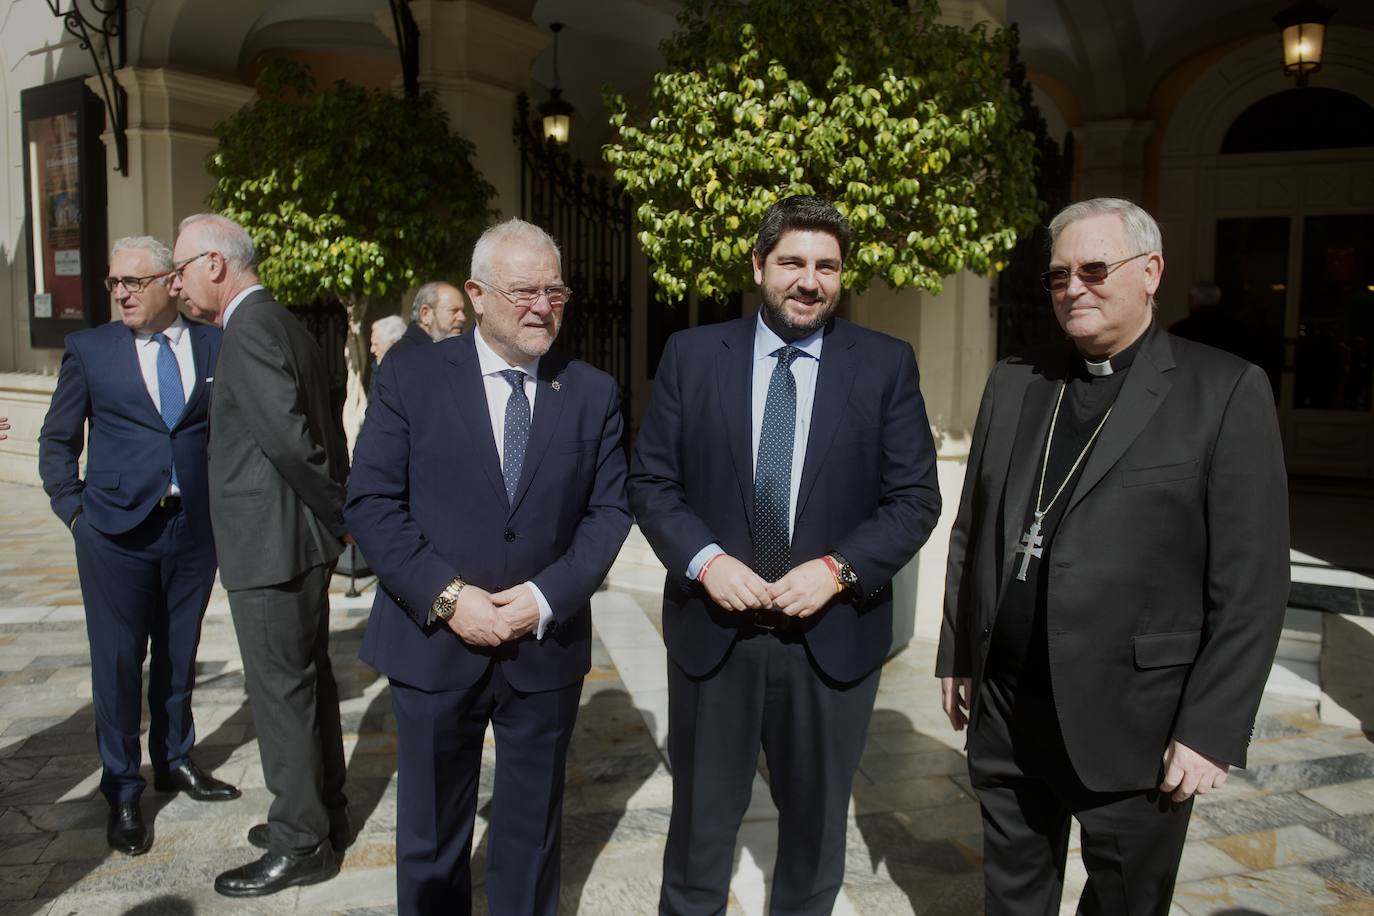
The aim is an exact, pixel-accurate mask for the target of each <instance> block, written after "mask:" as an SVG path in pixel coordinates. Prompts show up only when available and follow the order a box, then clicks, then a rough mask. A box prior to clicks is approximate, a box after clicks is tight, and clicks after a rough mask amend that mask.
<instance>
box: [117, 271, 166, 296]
mask: <svg viewBox="0 0 1374 916" xmlns="http://www.w3.org/2000/svg"><path fill="white" fill-rule="evenodd" d="M173 273H174V271H170V270H164V271H163V272H162V273H160V274H149V275H148V276H146V277H106V278H105V291H106V292H110V293H112V292H114V291H115V287H116V286H123V287H124V288H125V289H126V290H128V291H129V292H131V293H141V292H143V290H144V289H145V288H146V287H147V286H148V284H149V283H152V282H153V281H155V280H166V279H167V278H168V277H170V276H171V275H172V274H173Z"/></svg>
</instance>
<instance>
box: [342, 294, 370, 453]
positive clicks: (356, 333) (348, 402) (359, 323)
mask: <svg viewBox="0 0 1374 916" xmlns="http://www.w3.org/2000/svg"><path fill="white" fill-rule="evenodd" d="M343 304H344V309H346V310H347V312H348V340H347V341H346V342H345V344H344V362H345V365H346V366H347V367H348V384H347V387H346V388H345V389H344V407H343V428H344V436H345V437H346V438H347V439H348V455H349V458H352V457H353V444H354V443H355V442H357V441H358V433H359V432H360V431H361V430H362V428H363V416H364V414H366V413H367V390H366V389H365V388H363V370H364V369H366V368H367V359H368V349H367V347H368V340H367V336H366V334H364V333H363V322H364V320H365V319H366V317H367V310H368V301H367V300H366V299H351V298H350V299H344V300H343Z"/></svg>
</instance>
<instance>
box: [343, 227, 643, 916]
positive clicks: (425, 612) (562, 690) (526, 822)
mask: <svg viewBox="0 0 1374 916" xmlns="http://www.w3.org/2000/svg"><path fill="white" fill-rule="evenodd" d="M470 276H471V277H472V279H470V280H469V281H468V282H467V284H466V286H465V290H466V292H467V294H468V296H469V298H470V300H471V302H472V304H473V311H474V312H475V313H476V315H477V330H476V332H475V333H473V334H466V335H463V336H461V337H455V338H450V339H447V340H442V341H440V342H438V343H436V344H434V345H433V346H430V347H413V348H411V349H409V350H401V351H399V352H394V353H392V354H391V355H390V356H389V357H388V358H387V359H386V361H385V362H384V363H382V367H381V371H380V372H379V373H378V376H377V390H376V397H375V399H374V400H373V401H372V402H371V404H370V405H369V407H368V413H367V423H366V424H365V425H364V427H363V431H362V435H361V436H360V437H359V439H358V443H357V446H356V448H355V449H354V452H353V472H352V476H351V477H350V478H349V483H348V501H347V503H346V505H345V508H344V514H345V518H346V519H347V522H348V527H349V530H350V531H352V532H354V535H355V537H356V538H357V539H358V545H359V547H361V548H362V550H363V552H364V553H365V554H366V555H367V558H368V561H369V563H370V564H371V566H372V568H373V569H374V570H376V572H377V574H378V576H380V578H381V584H382V588H381V589H379V590H378V592H377V598H376V601H375V603H374V604H373V608H372V617H371V618H370V619H369V621H368V625H367V633H366V635H365V636H364V639H363V645H362V651H361V653H360V654H361V657H362V659H363V661H365V662H367V663H368V664H370V665H372V666H373V667H374V668H376V669H377V670H378V671H380V672H382V673H383V674H385V675H386V676H387V677H388V678H389V679H390V682H391V699H392V704H393V707H394V709H395V712H396V724H397V734H398V739H399V753H398V761H397V770H398V780H397V782H398V786H399V795H398V799H397V803H398V811H397V817H396V884H397V898H398V904H399V909H400V912H401V913H405V914H416V913H469V912H471V910H472V901H471V886H472V878H471V865H470V858H471V852H472V833H473V819H474V816H475V814H476V811H477V785H478V771H479V769H480V766H481V758H482V740H483V735H484V733H485V731H486V728H487V725H488V724H489V723H490V725H491V726H492V728H493V730H494V732H495V735H496V760H497V763H496V773H495V785H494V788H493V793H492V801H491V819H490V823H489V827H488V832H487V835H488V840H487V900H488V903H489V906H490V909H491V912H493V913H501V914H503V916H505V914H512V916H519V914H544V916H553V914H554V913H555V912H556V910H557V905H558V887H559V880H558V877H559V871H558V870H559V841H560V836H561V832H562V824H561V822H562V804H563V773H564V760H565V757H566V754H567V749H568V742H569V740H570V739H571V737H572V730H573V723H574V721H575V720H576V718H577V708H578V700H579V697H580V696H581V691H582V678H583V676H584V675H585V674H586V673H587V671H588V669H589V668H590V666H591V608H590V601H591V597H592V593H593V592H595V591H596V588H597V586H598V585H599V584H600V583H601V581H602V579H603V578H605V575H606V572H607V571H608V570H609V569H610V566H611V563H612V562H613V561H614V559H615V556H616V553H617V552H618V551H619V549H620V545H621V544H622V543H623V541H624V539H625V535H626V533H627V532H628V531H629V528H630V517H629V512H628V510H627V508H626V505H625V492H624V487H625V455H624V452H623V451H622V449H621V442H620V440H621V434H622V430H623V423H622V421H621V414H620V397H619V392H618V390H617V387H616V383H615V381H614V380H613V379H612V378H611V377H610V376H608V375H606V374H605V373H604V372H601V371H599V370H597V369H594V368H592V367H591V366H589V365H587V364H586V363H583V362H580V361H578V360H574V359H571V358H569V357H567V356H565V355H562V354H560V353H558V352H556V351H553V350H551V349H550V347H551V346H552V344H553V341H554V338H555V337H557V335H558V330H559V327H560V325H561V324H562V320H563V309H564V307H565V306H566V305H567V303H568V299H569V297H570V295H571V291H570V290H569V289H568V288H567V287H566V286H564V285H563V280H562V269H561V266H560V259H559V252H558V247H557V245H556V244H555V243H554V241H553V239H551V238H549V236H548V235H547V234H546V233H545V232H544V231H543V230H542V229H540V228H538V227H537V226H534V225H532V224H530V223H526V222H523V221H521V220H515V219H513V220H509V221H507V222H504V223H501V224H499V225H497V226H494V227H492V228H490V229H488V230H487V231H486V232H485V233H484V234H483V235H482V237H481V238H480V239H479V240H478V242H477V245H476V246H475V247H474V249H473V253H472V269H471V273H470Z"/></svg>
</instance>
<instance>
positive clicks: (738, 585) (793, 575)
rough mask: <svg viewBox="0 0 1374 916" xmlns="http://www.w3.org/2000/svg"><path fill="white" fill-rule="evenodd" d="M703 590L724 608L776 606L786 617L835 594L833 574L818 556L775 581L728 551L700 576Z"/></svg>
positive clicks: (798, 614)
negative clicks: (704, 588)
mask: <svg viewBox="0 0 1374 916" xmlns="http://www.w3.org/2000/svg"><path fill="white" fill-rule="evenodd" d="M701 584H702V585H703V586H705V587H706V594H708V595H710V596H711V600H712V601H714V602H715V603H716V604H718V605H720V606H721V607H723V608H725V609H726V610H727V611H752V610H766V609H768V608H777V609H778V610H779V611H781V612H782V613H784V614H786V615H787V616H789V617H810V616H811V615H812V614H814V613H816V612H817V611H819V610H820V609H821V608H823V607H825V606H826V605H827V604H828V603H830V599H832V598H834V597H835V592H836V588H835V576H834V574H832V573H831V572H830V567H829V566H828V565H826V562H825V561H824V560H821V559H815V560H807V561H806V562H805V563H802V564H801V565H800V566H794V567H793V568H792V569H791V570H790V571H789V572H788V573H787V575H785V576H783V577H782V578H781V579H779V580H778V581H776V582H768V581H765V580H764V578H763V577H762V576H760V575H759V574H758V573H756V572H754V571H753V570H752V569H750V568H749V567H748V566H746V565H745V564H744V563H741V562H740V561H739V560H736V559H735V558H734V557H732V556H730V555H729V554H719V555H717V556H716V557H715V558H714V559H713V560H711V561H710V565H709V566H707V567H706V574H705V575H703V576H702V577H701Z"/></svg>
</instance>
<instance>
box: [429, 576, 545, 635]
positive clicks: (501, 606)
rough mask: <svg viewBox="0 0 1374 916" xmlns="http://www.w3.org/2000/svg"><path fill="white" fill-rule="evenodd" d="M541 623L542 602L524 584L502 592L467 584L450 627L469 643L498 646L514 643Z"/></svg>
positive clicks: (449, 624) (459, 597) (449, 622)
mask: <svg viewBox="0 0 1374 916" xmlns="http://www.w3.org/2000/svg"><path fill="white" fill-rule="evenodd" d="M538 625H539V602H538V601H536V600H535V597H534V592H532V591H531V590H530V587H529V586H528V585H525V584H523V583H522V584H520V585H516V586H514V587H512V588H508V589H506V590H505V591H503V592H496V593H494V594H493V593H492V592H488V591H487V590H486V589H482V588H478V587H477V586H475V585H465V586H463V590H462V591H461V592H459V593H458V603H457V604H456V605H455V606H454V608H453V616H452V617H450V618H449V621H448V628H449V629H450V630H452V631H453V632H454V634H455V635H457V637H458V638H459V639H461V640H462V641H463V642H465V643H467V644H468V645H470V646H493V647H494V646H499V645H501V644H502V643H508V642H513V641H515V640H517V639H519V638H520V637H522V636H524V635H525V634H526V633H530V632H533V631H534V628H535V627H537V626H538Z"/></svg>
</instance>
